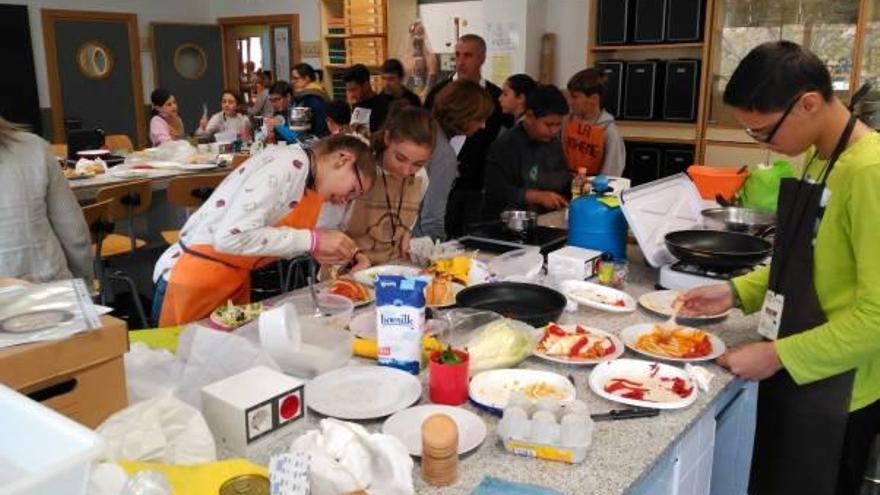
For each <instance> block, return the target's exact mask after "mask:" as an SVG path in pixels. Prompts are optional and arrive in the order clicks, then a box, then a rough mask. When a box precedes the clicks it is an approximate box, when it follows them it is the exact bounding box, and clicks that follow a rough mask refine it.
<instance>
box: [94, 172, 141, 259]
mask: <svg viewBox="0 0 880 495" xmlns="http://www.w3.org/2000/svg"><path fill="white" fill-rule="evenodd" d="M108 199H109V200H111V201H110V205H109V207H108V209H107V218H108V220H110V221H116V220H125V222H126V227H128V236H122V235H118V234H110V235H108V236H107V237H106V238H105V239H104V242H103V243H102V244H101V255H102V256H104V257H108V256H116V255H120V254H130V253H132V252H133V251H134V250H135V249H140V248H142V247H144V246H146V244H147V241H144V240H143V239H138V238H137V237H135V234H134V217H135V216H137V215H140V214H142V213H146V212H147V211H149V209H150V204H151V203H152V200H153V187H152V183H151V181H150V180H149V179H147V180H138V181H132V182H125V183H122V184H117V185H113V186H108V187H102V188H101V189H98V192H97V194H96V195H95V201H96V202H98V203H100V202H102V201H106V200H108Z"/></svg>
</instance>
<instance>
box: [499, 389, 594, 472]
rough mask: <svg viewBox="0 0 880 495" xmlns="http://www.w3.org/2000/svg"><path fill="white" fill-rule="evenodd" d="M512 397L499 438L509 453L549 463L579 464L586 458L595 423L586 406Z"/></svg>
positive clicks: (506, 409)
mask: <svg viewBox="0 0 880 495" xmlns="http://www.w3.org/2000/svg"><path fill="white" fill-rule="evenodd" d="M517 399H518V398H517V397H516V396H513V397H511V400H510V401H509V403H508V405H507V406H506V407H505V408H504V414H503V416H502V418H501V421H500V422H499V423H498V436H499V437H500V438H501V441H502V443H503V444H504V448H505V449H507V451H508V452H510V453H512V454H515V455H519V456H523V457H532V458H537V459H545V460H548V461H558V462H566V463H569V464H579V463H581V462H584V459H586V457H587V449H589V447H590V443H591V442H592V436H593V420H592V419H590V414H589V411H588V410H587V405H586V404H585V403H584V402H583V401H579V400H575V401H571V402H567V403H565V404H564V405H563V404H562V403H561V402H560V401H558V400H555V399H546V398H545V399H539V400H538V401H537V402H536V403H532V402H530V401H528V399H525V398H524V397H523V399H524V400H517Z"/></svg>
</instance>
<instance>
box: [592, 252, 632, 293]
mask: <svg viewBox="0 0 880 495" xmlns="http://www.w3.org/2000/svg"><path fill="white" fill-rule="evenodd" d="M627 272H628V268H627V263H626V260H615V259H614V257H613V256H612V255H611V254H610V253H604V254H603V255H602V258H601V259H600V260H599V277H598V279H599V283H600V284H602V285H605V286H608V287H614V288H615V289H622V288H623V287H624V286H625V285H626V276H627Z"/></svg>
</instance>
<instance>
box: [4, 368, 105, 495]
mask: <svg viewBox="0 0 880 495" xmlns="http://www.w3.org/2000/svg"><path fill="white" fill-rule="evenodd" d="M0 411H2V419H0V438H2V441H0V495H25V494H27V495H57V494H62V493H63V494H65V495H82V494H84V493H86V486H87V484H88V480H89V471H90V469H91V464H92V461H94V460H95V459H96V458H97V457H98V456H99V455H100V454H101V452H103V450H104V441H103V439H102V438H101V437H100V435H98V434H97V433H95V432H93V431H92V430H89V429H88V428H86V427H84V426H82V425H80V424H79V423H76V422H74V421H73V420H71V419H68V418H66V417H64V416H62V415H61V414H58V413H57V412H55V411H53V410H51V409H49V408H48V407H45V406H43V405H42V404H39V403H38V402H35V401H33V400H31V399H29V398H27V397H25V396H24V395H21V394H19V393H18V392H15V391H14V390H12V389H10V388H8V387H5V386H3V385H0Z"/></svg>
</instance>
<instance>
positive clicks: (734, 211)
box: [702, 206, 776, 235]
mask: <svg viewBox="0 0 880 495" xmlns="http://www.w3.org/2000/svg"><path fill="white" fill-rule="evenodd" d="M702 213H703V226H704V227H706V228H707V229H711V230H727V231H730V232H741V233H747V234H752V235H760V234H762V233H765V232H767V230H768V229H769V228H770V227H773V226H774V225H776V215H775V214H774V213H770V212H766V211H759V210H752V209H749V208H739V207H735V206H725V207H723V208H709V209H708V210H703V212H702Z"/></svg>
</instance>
